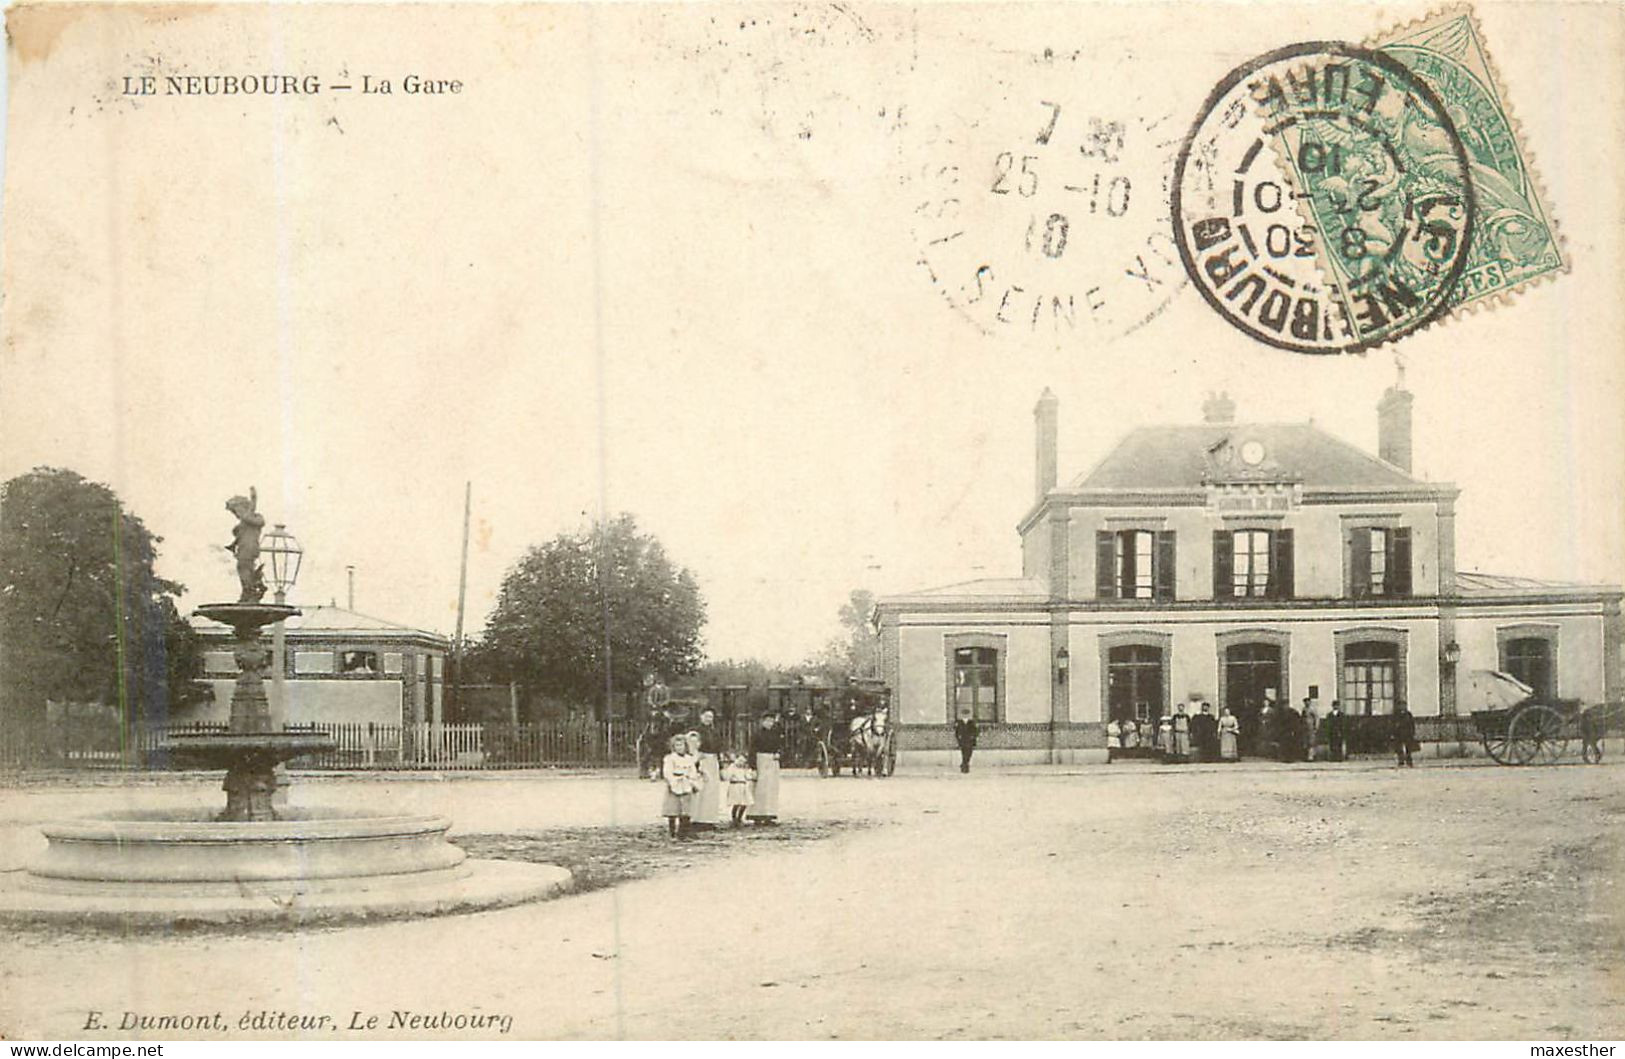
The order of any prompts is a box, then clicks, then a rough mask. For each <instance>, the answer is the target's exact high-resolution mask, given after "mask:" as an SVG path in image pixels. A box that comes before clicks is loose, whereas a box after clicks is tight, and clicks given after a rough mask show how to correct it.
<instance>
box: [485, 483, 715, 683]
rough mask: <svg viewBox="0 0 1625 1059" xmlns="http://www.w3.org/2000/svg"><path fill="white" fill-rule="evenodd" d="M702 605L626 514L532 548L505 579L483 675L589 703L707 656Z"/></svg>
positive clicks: (690, 584) (687, 580)
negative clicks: (702, 634) (704, 653)
mask: <svg viewBox="0 0 1625 1059" xmlns="http://www.w3.org/2000/svg"><path fill="white" fill-rule="evenodd" d="M704 623H705V603H704V601H703V600H702V599H701V598H700V590H699V587H698V586H697V585H696V584H695V581H694V575H693V574H691V573H690V572H689V571H688V570H686V569H683V568H681V567H678V566H676V565H675V564H673V563H672V561H671V560H670V559H669V558H668V557H667V555H666V551H665V549H664V548H663V547H661V544H660V542H659V541H658V540H656V539H655V538H654V537H653V536H650V535H648V534H643V533H639V532H638V527H637V521H636V520H635V519H634V518H633V517H632V516H631V515H627V514H623V515H620V516H618V517H616V518H615V519H613V520H611V521H609V522H607V523H595V524H594V525H593V527H592V528H591V529H589V530H586V531H584V532H580V533H575V534H563V535H560V536H559V537H557V538H555V539H554V540H551V541H549V542H548V543H546V544H543V545H540V546H538V547H533V548H531V549H530V551H529V552H527V553H526V554H525V556H524V557H523V558H522V559H520V560H519V562H518V563H516V564H515V565H514V567H513V569H511V570H509V571H508V573H507V575H506V576H505V577H504V578H503V581H502V588H501V590H500V592H499V593H498V595H497V605H496V609H495V610H494V611H493V612H492V614H491V617H490V620H489V621H488V622H487V623H486V629H485V633H484V635H483V636H482V637H481V641H480V644H479V649H478V652H477V654H476V658H477V665H478V667H479V669H480V670H481V671H483V672H486V673H489V674H491V675H492V676H495V677H496V678H497V679H501V680H515V681H518V682H519V683H521V684H524V685H526V687H527V688H529V689H530V690H532V691H535V692H540V693H541V694H543V695H547V696H552V697H557V698H562V699H565V700H567V701H570V702H578V703H584V704H587V703H590V704H592V705H593V706H594V708H595V712H597V713H599V714H600V715H601V714H602V713H603V711H604V710H605V709H606V707H607V705H608V702H609V695H610V693H611V691H612V690H613V691H614V692H615V693H616V694H619V693H623V692H626V691H629V690H632V689H637V688H641V687H642V684H643V677H644V675H645V674H647V673H654V674H658V675H660V676H662V677H666V678H670V677H673V676H681V675H686V674H689V673H692V672H693V671H694V669H695V668H696V667H697V666H698V665H699V661H700V628H701V626H703V625H704Z"/></svg>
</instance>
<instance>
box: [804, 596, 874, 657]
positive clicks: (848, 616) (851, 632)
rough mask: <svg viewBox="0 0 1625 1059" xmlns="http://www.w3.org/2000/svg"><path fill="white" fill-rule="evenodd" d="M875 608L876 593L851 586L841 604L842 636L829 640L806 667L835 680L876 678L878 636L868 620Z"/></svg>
mask: <svg viewBox="0 0 1625 1059" xmlns="http://www.w3.org/2000/svg"><path fill="white" fill-rule="evenodd" d="M874 611H875V594H874V593H873V592H870V591H869V590H868V589H866V588H855V589H853V590H852V593H851V595H849V596H848V597H847V601H846V602H845V603H843V604H841V611H840V622H841V629H842V635H841V636H839V637H836V638H835V639H832V640H830V642H829V643H828V644H826V645H825V646H824V649H823V650H822V651H820V652H819V653H818V654H817V655H815V656H814V657H813V658H811V659H810V660H809V661H808V663H807V665H808V667H809V668H811V669H814V670H817V671H820V672H822V673H824V674H825V675H827V676H829V677H830V678H832V679H836V680H851V679H852V678H854V677H878V676H879V675H880V636H879V634H877V633H876V632H875V628H874V625H873V624H872V623H871V619H872V617H873V615H874Z"/></svg>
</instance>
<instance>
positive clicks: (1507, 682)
mask: <svg viewBox="0 0 1625 1059" xmlns="http://www.w3.org/2000/svg"><path fill="white" fill-rule="evenodd" d="M1462 691H1463V693H1464V696H1465V697H1467V698H1469V700H1470V701H1473V700H1476V702H1479V703H1482V702H1485V701H1486V700H1487V701H1488V704H1489V708H1486V709H1478V710H1473V711H1472V718H1473V727H1474V728H1475V729H1477V731H1478V737H1479V740H1480V742H1482V743H1483V744H1484V751H1485V752H1486V753H1487V754H1489V756H1490V757H1491V758H1493V759H1494V760H1495V763H1496V764H1498V765H1532V764H1534V765H1550V764H1553V763H1555V762H1557V761H1559V760H1561V759H1562V758H1563V756H1564V755H1565V754H1566V753H1567V752H1568V748H1569V744H1570V743H1571V742H1578V743H1579V744H1580V756H1581V759H1582V760H1583V761H1585V763H1586V764H1588V765H1596V764H1600V763H1601V762H1602V740H1603V736H1604V735H1605V734H1606V733H1607V732H1608V731H1610V730H1617V729H1619V727H1620V726H1621V723H1622V721H1625V704H1622V703H1618V702H1610V703H1602V704H1599V705H1594V706H1585V705H1583V704H1582V703H1581V702H1580V701H1579V700H1578V699H1554V700H1551V701H1548V702H1539V701H1536V698H1535V695H1534V690H1533V689H1532V688H1530V687H1529V685H1527V684H1524V683H1522V682H1520V681H1518V680H1515V679H1514V678H1512V677H1509V676H1507V675H1506V674H1505V673H1496V672H1491V671H1488V670H1484V671H1478V672H1474V673H1471V674H1469V675H1468V678H1467V680H1465V681H1464V682H1463V689H1462Z"/></svg>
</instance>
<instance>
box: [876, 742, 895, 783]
mask: <svg viewBox="0 0 1625 1059" xmlns="http://www.w3.org/2000/svg"><path fill="white" fill-rule="evenodd" d="M896 771H897V740H895V739H893V738H891V737H889V736H888V737H887V739H886V749H885V750H884V751H883V752H882V754H881V758H880V774H881V775H882V776H890V775H892V774H893V773H894V772H896Z"/></svg>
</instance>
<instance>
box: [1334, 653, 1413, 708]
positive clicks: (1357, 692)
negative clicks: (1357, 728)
mask: <svg viewBox="0 0 1625 1059" xmlns="http://www.w3.org/2000/svg"><path fill="white" fill-rule="evenodd" d="M1398 695H1399V645H1398V644H1395V643H1387V642H1382V641H1372V640H1363V641H1360V642H1358V643H1351V644H1349V645H1348V646H1347V647H1345V648H1344V649H1343V673H1342V687H1341V689H1340V690H1339V694H1338V697H1339V698H1340V699H1342V702H1343V712H1344V713H1347V714H1350V715H1352V716H1355V717H1373V716H1380V715H1384V714H1390V713H1393V712H1394V703H1395V702H1396V701H1397V699H1398Z"/></svg>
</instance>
